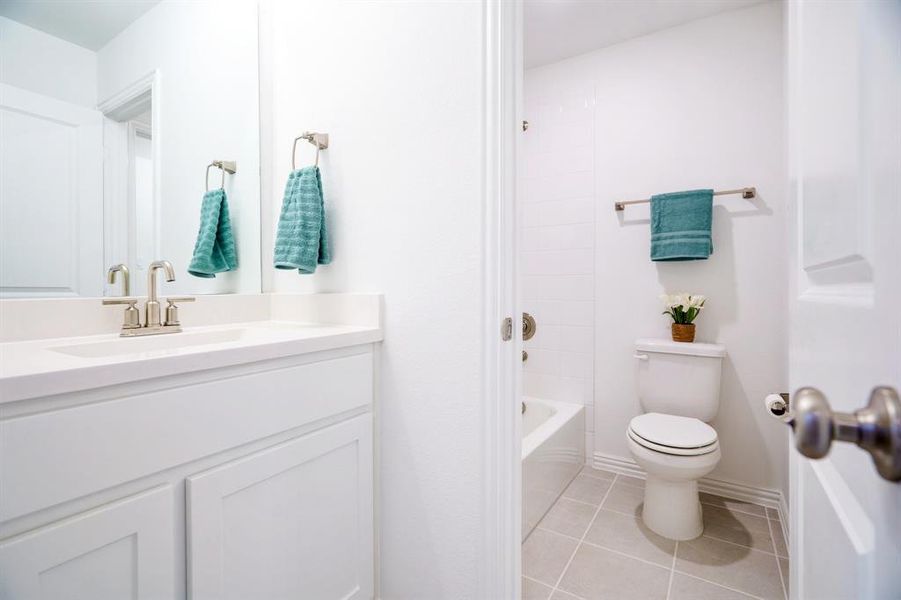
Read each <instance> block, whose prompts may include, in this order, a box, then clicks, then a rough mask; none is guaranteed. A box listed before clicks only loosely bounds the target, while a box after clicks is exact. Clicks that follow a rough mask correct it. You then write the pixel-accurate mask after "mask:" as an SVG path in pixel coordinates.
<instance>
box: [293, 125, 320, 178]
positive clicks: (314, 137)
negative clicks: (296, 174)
mask: <svg viewBox="0 0 901 600" xmlns="http://www.w3.org/2000/svg"><path fill="white" fill-rule="evenodd" d="M300 140H306V141H308V142H310V143H311V144H313V145H314V146H316V166H317V167H318V166H319V151H320V150H325V149H326V148H328V134H327V133H316V132H315V131H305V132H304V133H303V135H300V136H297V137H296V138H294V145H293V146H292V147H291V169H292V170H297V163H296V160H295V159H296V158H297V142H299V141H300Z"/></svg>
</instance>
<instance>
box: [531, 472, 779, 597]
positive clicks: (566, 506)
mask: <svg viewBox="0 0 901 600" xmlns="http://www.w3.org/2000/svg"><path fill="white" fill-rule="evenodd" d="M643 495H644V481H642V480H641V479H635V478H634V477H626V476H624V475H616V474H614V473H608V472H606V471H598V470H595V469H592V468H591V467H585V468H583V469H582V472H581V473H580V474H579V475H578V476H577V477H576V478H575V479H574V480H573V482H572V483H571V484H570V485H569V487H567V488H566V491H564V492H563V495H562V496H561V497H560V498H559V499H558V500H557V502H556V503H555V504H554V505H553V506H552V507H551V509H550V510H549V511H548V513H547V514H546V515H545V516H544V518H543V519H542V520H541V522H540V523H538V526H537V527H536V528H535V530H534V531H533V532H532V534H531V535H530V536H529V537H528V538H527V539H526V541H525V542H524V543H523V546H522V571H523V581H522V598H523V600H538V599H540V600H606V599H616V600H630V599H636V600H653V599H660V600H739V599H742V598H744V599H747V598H763V599H766V600H770V599H774V600H775V599H778V600H784V599H785V598H787V597H788V594H787V586H788V550H787V546H786V544H785V539H784V537H783V534H782V525H781V523H780V522H779V515H778V513H777V512H775V511H773V510H771V509H768V508H764V507H762V506H758V505H756V504H749V503H747V502H740V501H737V500H729V499H727V498H721V497H719V496H713V495H710V494H701V502H702V504H703V510H704V534H703V535H702V536H701V537H699V538H697V539H695V540H690V541H687V542H675V541H672V540H668V539H666V538H663V537H661V536H659V535H657V534H655V533H654V532H652V531H650V530H649V529H648V528H647V527H645V526H644V523H642V521H641V505H642V500H643Z"/></svg>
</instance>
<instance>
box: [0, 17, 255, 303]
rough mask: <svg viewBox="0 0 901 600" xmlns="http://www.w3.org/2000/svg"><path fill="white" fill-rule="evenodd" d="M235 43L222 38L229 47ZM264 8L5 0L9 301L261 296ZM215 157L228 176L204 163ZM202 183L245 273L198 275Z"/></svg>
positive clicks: (0, 287)
mask: <svg viewBox="0 0 901 600" xmlns="http://www.w3.org/2000/svg"><path fill="white" fill-rule="evenodd" d="M226 42H227V43H226ZM259 150H260V142H259V72H258V28H257V4H256V2H252V1H243V2H242V1H239V2H206V1H193V2H182V1H170V0H162V1H133V2H121V1H98V0H91V1H81V0H71V1H68V2H35V1H4V2H3V3H2V4H0V297H5V298H17V297H75V296H88V297H90V296H102V295H122V294H123V291H124V290H123V287H122V285H121V279H117V280H116V281H115V283H113V284H110V283H108V277H107V271H108V269H109V268H110V267H111V266H113V265H117V264H124V265H126V266H127V268H128V271H129V275H130V277H129V279H130V288H131V289H130V293H131V295H143V294H144V293H145V292H146V285H147V283H146V280H147V267H148V265H149V264H150V263H151V262H152V261H154V260H160V259H165V260H168V261H170V262H171V263H172V265H173V267H174V268H175V271H176V280H175V282H173V283H167V284H164V285H165V289H166V293H168V294H221V293H235V292H242V293H251V292H259V291H260V175H259V174H260V166H259V161H260V158H259V157H260V151H259ZM214 161H228V162H233V163H234V165H235V169H234V170H235V173H234V174H231V173H224V174H223V172H222V171H221V170H220V169H219V168H218V167H213V168H210V169H209V180H208V183H207V182H206V181H205V180H204V176H205V174H206V173H207V167H208V166H209V165H210V164H211V163H213V162H214ZM207 186H209V189H210V190H215V189H218V188H219V187H220V186H221V187H223V189H224V190H225V194H226V202H227V205H228V209H229V217H230V222H231V228H232V232H233V237H234V242H235V244H234V245H235V249H236V254H237V265H236V268H234V269H233V270H230V271H227V272H220V273H217V274H216V275H215V276H214V277H197V276H194V275H191V274H189V272H188V266H189V264H190V262H191V259H192V255H193V253H194V246H195V241H196V239H197V236H198V231H199V227H200V218H201V203H202V201H203V198H204V193H205V191H206V188H207Z"/></svg>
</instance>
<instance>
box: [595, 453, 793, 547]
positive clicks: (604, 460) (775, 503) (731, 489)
mask: <svg viewBox="0 0 901 600" xmlns="http://www.w3.org/2000/svg"><path fill="white" fill-rule="evenodd" d="M591 466H592V467H594V468H595V469H601V470H604V471H612V472H614V473H620V474H622V475H628V476H630V477H638V478H639V479H645V477H646V473H645V472H644V471H643V470H642V468H641V467H639V466H638V463H636V462H635V461H634V460H632V459H631V458H626V457H623V456H615V455H613V454H604V453H603V452H597V451H595V453H594V456H593V457H592V461H591ZM698 489H699V490H700V491H702V492H706V493H708V494H716V495H717V496H723V497H724V498H732V499H733V500H743V501H745V502H751V503H753V504H760V505H761V506H765V507H767V508H772V509H773V510H775V511H777V512H778V513H779V520H780V521H781V523H782V530H783V533H784V534H785V536H786V537H785V539H788V505H787V504H786V502H785V497H784V496H783V495H782V492H780V491H779V490H770V489H766V488H759V487H753V486H750V485H745V484H743V483H735V482H732V481H723V480H721V479H713V478H710V477H704V478H703V479H701V480H700V481H698Z"/></svg>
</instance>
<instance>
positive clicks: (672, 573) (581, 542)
mask: <svg viewBox="0 0 901 600" xmlns="http://www.w3.org/2000/svg"><path fill="white" fill-rule="evenodd" d="M586 476H587V477H591V475H587V474H586ZM620 477H621V474H619V473H616V474H614V477H613V479H602V478H599V477H593V479H598V480H601V481H608V482H610V487H608V488H607V490H606V492H605V493H604V496H603V498H602V499H601V501H600V504H598V505H597V506H596V510H595V511H594V515H593V516H592V518H591V520H590V521H589V523H588V525H587V527H586V529H585V531H584V532H583V534H582V536H581V537H580V538H577V537H574V536H571V535H567V534H565V533H560V532H558V531H554V530H552V529H547V528H545V527H541V526H536V529H541V530H542V531H545V532H548V533H552V534H554V535H559V536H561V537H564V538H566V539H569V540H572V541H575V542H577V544H576V547H575V549H574V550H573V552H572V554H571V555H570V557H569V560H568V561H567V562H566V565H565V566H564V568H563V571H562V572H561V573H560V576H559V577H558V578H557V582H556V583H555V584H554V586H553V588H552V590H551V596H553V594H554V593H555V592H557V591H560V592H564V593H566V594H569V595H571V596H573V597H574V598H579V600H583V599H581V598H580V597H579V596H576V595H575V594H573V593H572V592H567V591H565V590H561V589H560V587H559V586H560V582H561V581H563V577H564V576H565V575H566V572H567V571H568V570H569V567H570V566H571V564H572V561H573V559H574V558H575V555H576V553H577V552H578V550H579V548H580V547H581V546H582V545H586V546H590V547H593V548H598V549H601V550H605V551H607V552H612V553H614V554H618V555H620V556H624V557H626V558H631V559H633V560H637V561H639V562H642V563H645V564H648V565H651V566H655V567H658V568H664V569H665V568H666V567H664V566H662V565H660V564H659V563H655V562H651V561H649V560H646V559H643V558H639V557H637V556H632V555H629V554H626V553H625V552H621V551H618V550H614V549H612V548H607V547H605V546H602V545H599V544H596V543H593V542H589V541H586V538H587V537H588V532H589V531H590V530H591V527H592V525H594V522H595V521H596V520H597V517H598V515H600V513H601V511H602V510H606V511H608V512H613V513H616V514H619V515H623V516H629V517H632V518H635V515H634V514H631V513H626V512H622V511H618V510H616V509H611V508H604V503H605V502H606V500H607V497H608V496H609V495H610V492H611V491H612V490H613V487H614V484H616V483H622V484H623V485H628V486H630V487H639V486H635V485H633V484H630V483H628V482H626V481H620ZM567 487H568V486H567ZM561 498H566V497H565V496H562V495H561ZM566 499H567V500H571V501H573V502H576V503H579V504H584V505H588V506H594V505H593V504H592V503H590V502H584V501H581V500H575V499H572V498H566ZM558 500H559V499H558ZM705 505H707V506H713V507H715V508H722V509H724V510H727V511H729V512H731V511H732V509H730V508H727V507H723V506H718V505H715V504H706V503H705ZM735 512H740V513H742V514H746V515H750V516H754V517H760V515H756V514H753V513H747V512H744V511H735ZM763 518H765V519H766V520H767V528H768V531H769V534H770V543H771V544H772V546H773V552H772V553H771V552H767V551H765V550H761V549H759V548H751V547H750V546H744V545H742V544H738V543H735V542H731V541H729V540H724V539H720V538H717V537H715V536H710V535H706V534H705V535H703V537H707V538H709V539H712V540H716V541H718V542H723V543H726V544H729V545H731V546H736V547H739V548H744V549H747V550H753V551H755V552H757V553H759V554H764V555H767V556H771V557H773V558H775V559H776V566H777V569H778V572H779V580H780V584H781V585H782V590H783V594H784V595H785V597H786V599H787V598H788V594H787V590H786V588H785V580H784V577H783V575H782V565H781V563H780V562H779V560H780V559H781V558H785V557H782V556H780V555H779V554H778V553H777V552H776V541H775V538H774V536H773V529H772V528H773V527H774V525H773V524H772V521H774V520H775V521H776V522H777V524H778V525H777V526H781V523H779V521H778V519H770V518H769V517H768V516H767V517H763ZM761 533H762V532H761ZM677 553H678V541H677V542H676V546H675V548H674V549H673V561H672V563H671V566H670V569H669V571H670V580H669V584H668V587H667V599H668V598H669V595H670V593H671V590H672V583H673V580H674V578H675V575H676V574H679V575H684V576H687V577H691V578H693V579H697V580H699V581H703V582H705V583H709V584H711V585H715V586H719V587H721V588H723V589H727V590H730V591H733V592H736V593H740V594H743V595H745V596H748V597H750V598H756V599H758V600H762V599H760V597H759V596H755V595H754V594H750V593H748V592H745V591H742V590H739V589H737V588H734V587H730V586H728V585H723V584H722V583H718V582H716V581H711V580H709V579H704V578H703V577H698V576H697V575H692V574H691V573H686V572H684V571H681V570H679V569H677V568H676V555H677ZM528 579H531V580H532V581H537V580H535V579H532V578H528ZM538 583H542V582H538ZM542 585H546V584H543V583H542Z"/></svg>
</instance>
